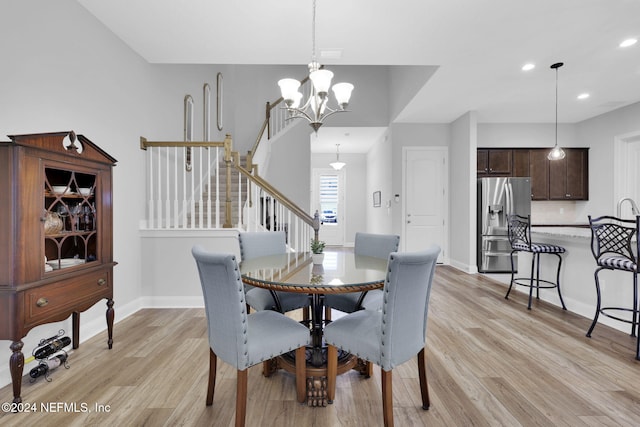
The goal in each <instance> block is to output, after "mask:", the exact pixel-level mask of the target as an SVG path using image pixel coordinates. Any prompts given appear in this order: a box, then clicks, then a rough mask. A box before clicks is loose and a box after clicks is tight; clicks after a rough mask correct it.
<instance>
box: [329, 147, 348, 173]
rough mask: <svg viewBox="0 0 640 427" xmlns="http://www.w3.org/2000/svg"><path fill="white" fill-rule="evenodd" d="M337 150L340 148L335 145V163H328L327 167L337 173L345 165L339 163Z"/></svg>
mask: <svg viewBox="0 0 640 427" xmlns="http://www.w3.org/2000/svg"><path fill="white" fill-rule="evenodd" d="M339 148H340V144H336V161H335V162H333V163H329V165H330V166H331V167H332V168H333V169H335V170H337V171H339V170H340V169H342V168H343V167H344V166H345V165H346V163H345V162H341V161H340V151H339Z"/></svg>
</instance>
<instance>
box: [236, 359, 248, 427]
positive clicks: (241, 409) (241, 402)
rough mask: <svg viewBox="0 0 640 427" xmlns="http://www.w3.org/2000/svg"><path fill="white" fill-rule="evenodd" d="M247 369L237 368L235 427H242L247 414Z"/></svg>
mask: <svg viewBox="0 0 640 427" xmlns="http://www.w3.org/2000/svg"><path fill="white" fill-rule="evenodd" d="M248 372H249V370H248V369H244V370H242V371H241V370H239V369H238V374H237V375H238V379H237V385H236V427H244V421H245V418H246V415H247V374H248Z"/></svg>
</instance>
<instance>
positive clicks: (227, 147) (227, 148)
mask: <svg viewBox="0 0 640 427" xmlns="http://www.w3.org/2000/svg"><path fill="white" fill-rule="evenodd" d="M231 149H232V147H231V135H229V134H227V136H226V137H225V139H224V164H225V167H226V172H227V173H226V179H227V188H226V191H225V206H224V213H225V219H224V224H223V225H222V227H223V228H231V227H233V225H232V222H231Z"/></svg>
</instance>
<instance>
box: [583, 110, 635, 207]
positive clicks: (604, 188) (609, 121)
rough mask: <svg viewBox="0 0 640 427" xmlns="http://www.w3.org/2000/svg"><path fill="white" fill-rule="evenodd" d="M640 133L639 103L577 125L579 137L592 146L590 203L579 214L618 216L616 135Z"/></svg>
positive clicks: (590, 153) (590, 155)
mask: <svg viewBox="0 0 640 427" xmlns="http://www.w3.org/2000/svg"><path fill="white" fill-rule="evenodd" d="M632 132H640V103H636V104H632V105H629V106H627V107H623V108H619V109H617V110H615V111H613V112H611V113H607V114H603V115H601V116H597V117H594V118H592V119H589V120H585V121H583V122H580V123H578V124H577V130H576V138H577V139H578V140H579V141H580V144H581V145H582V144H584V146H586V147H589V148H590V150H589V201H588V202H586V203H584V205H582V206H581V207H580V212H579V213H578V215H580V216H582V217H584V218H586V216H587V215H588V214H592V215H604V214H613V213H615V205H616V202H617V200H615V191H614V180H613V175H614V173H615V172H616V171H615V167H614V141H615V138H616V137H617V136H622V135H625V134H629V133H632Z"/></svg>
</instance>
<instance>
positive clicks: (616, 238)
mask: <svg viewBox="0 0 640 427" xmlns="http://www.w3.org/2000/svg"><path fill="white" fill-rule="evenodd" d="M589 226H590V227H591V252H592V253H593V256H594V258H595V259H596V264H597V266H598V267H597V268H596V271H595V272H594V273H593V277H594V279H595V283H596V293H597V305H596V313H595V316H594V318H593V322H592V323H591V327H589V331H587V337H589V338H591V332H593V328H595V326H596V323H597V322H598V316H599V315H600V314H602V315H603V316H607V317H609V318H611V319H615V320H619V321H621V322H625V323H630V324H631V336H632V337H635V336H636V335H638V339H637V343H636V359H637V360H640V333H638V334H636V330H638V329H639V328H640V320H639V318H640V307H638V253H639V252H638V249H640V242H639V241H638V238H637V237H638V231H639V230H640V216H636V219H634V220H631V219H621V218H616V217H613V216H601V217H598V218H591V215H589ZM634 239H635V241H634ZM602 270H619V271H627V272H630V273H632V274H633V307H632V308H629V307H602V304H601V291H600V280H599V277H598V274H599V273H600V272H601V271H602ZM625 312H626V313H631V320H629V319H625V318H623V317H619V316H620V315H621V314H622V313H625ZM613 313H615V314H613Z"/></svg>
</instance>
